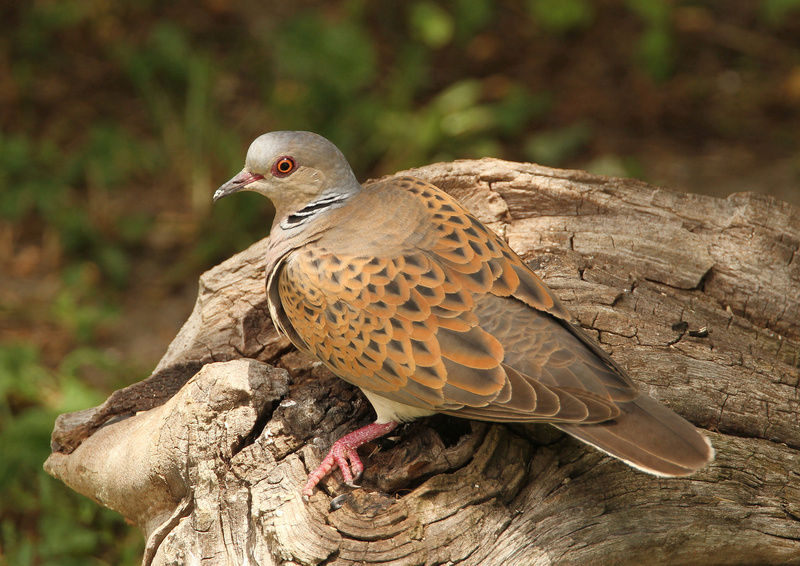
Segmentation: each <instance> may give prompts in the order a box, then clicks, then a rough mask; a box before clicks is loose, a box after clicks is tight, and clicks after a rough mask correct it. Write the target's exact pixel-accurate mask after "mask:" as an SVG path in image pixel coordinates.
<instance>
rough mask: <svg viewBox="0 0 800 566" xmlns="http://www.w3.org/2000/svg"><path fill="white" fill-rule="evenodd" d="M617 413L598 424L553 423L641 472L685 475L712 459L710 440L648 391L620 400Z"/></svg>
mask: <svg viewBox="0 0 800 566" xmlns="http://www.w3.org/2000/svg"><path fill="white" fill-rule="evenodd" d="M619 407H620V410H621V413H620V415H619V416H618V417H617V418H615V419H613V420H610V421H606V422H602V423H597V424H588V425H580V424H554V426H556V427H558V428H559V429H561V430H563V431H564V432H566V433H568V434H570V435H572V436H574V437H575V438H578V439H579V440H582V441H583V442H586V443H587V444H590V445H591V446H594V447H595V448H597V449H598V450H601V451H602V452H605V453H606V454H608V455H609V456H613V457H614V458H618V459H620V460H622V461H623V462H625V463H626V464H628V465H630V466H633V467H634V468H637V469H639V470H641V471H643V472H647V473H650V474H654V475H657V476H665V477H681V476H688V475H691V474H693V473H694V472H696V471H697V470H699V469H700V468H702V467H703V466H705V465H707V464H708V463H709V462H711V460H713V459H714V449H713V448H712V446H711V442H710V441H709V440H708V438H706V436H705V435H703V434H702V433H701V432H700V431H699V430H698V429H697V428H696V427H695V426H694V425H693V424H691V423H690V422H689V421H687V420H686V419H684V418H683V417H681V416H680V415H678V414H676V413H674V412H673V411H671V410H670V409H668V408H666V407H665V406H663V405H661V404H660V403H659V402H658V401H656V400H655V399H653V398H652V397H650V396H648V395H640V396H639V397H637V398H636V399H634V400H633V401H629V402H627V403H619Z"/></svg>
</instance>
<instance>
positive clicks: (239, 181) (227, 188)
mask: <svg viewBox="0 0 800 566" xmlns="http://www.w3.org/2000/svg"><path fill="white" fill-rule="evenodd" d="M263 178H264V176H263V175H256V174H253V173H250V172H249V171H247V170H246V169H244V170H242V172H241V173H239V174H238V175H236V176H235V177H234V178H233V179H231V180H230V181H228V182H227V183H225V184H224V185H222V186H221V187H220V188H218V189H217V191H216V192H215V193H214V202H216V201H218V200H219V199H221V198H222V197H225V196H228V195H230V194H232V193H235V192H238V191H241V190H242V189H245V188H247V185H249V184H250V183H253V182H255V181H259V180H261V179H263Z"/></svg>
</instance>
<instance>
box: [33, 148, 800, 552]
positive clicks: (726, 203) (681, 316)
mask: <svg viewBox="0 0 800 566" xmlns="http://www.w3.org/2000/svg"><path fill="white" fill-rule="evenodd" d="M404 173H405V174H412V175H416V176H418V177H421V178H423V179H426V180H428V181H430V182H432V183H434V184H436V185H438V186H439V187H441V188H442V189H444V190H447V191H448V192H450V193H451V194H453V195H454V196H456V197H457V198H459V199H460V200H461V201H462V202H464V204H465V205H466V206H467V207H468V208H470V209H471V210H472V211H473V212H475V213H476V214H477V215H478V216H479V217H480V218H481V219H482V220H483V221H484V222H486V223H488V224H489V225H490V226H491V227H492V228H493V229H494V230H495V231H497V232H498V233H499V234H501V235H502V236H503V237H505V238H506V239H507V240H508V242H509V243H510V245H511V247H512V248H514V250H516V251H517V253H519V254H520V255H521V256H522V257H523V258H524V259H525V260H526V261H528V262H529V263H530V265H531V266H532V267H533V268H534V269H535V270H536V271H537V272H538V273H539V274H540V276H541V277H542V278H543V279H544V281H545V282H546V283H547V284H548V285H549V286H550V287H551V288H552V289H553V290H554V291H555V293H556V294H557V295H559V296H560V297H561V298H562V299H563V301H564V302H565V304H566V305H567V307H568V308H569V309H570V310H571V312H572V313H573V314H574V315H575V316H576V318H577V319H578V320H579V321H580V323H581V325H582V326H583V327H584V328H586V329H587V330H588V331H589V332H591V333H593V335H594V336H595V337H596V338H597V339H598V340H599V342H600V343H601V344H602V345H603V347H604V348H605V349H606V350H607V351H609V352H610V353H611V355H612V357H613V358H614V359H615V360H616V361H617V362H618V363H620V364H621V365H622V366H623V367H625V368H627V369H628V371H629V373H630V374H631V376H632V378H633V379H634V380H635V381H636V382H637V383H638V384H639V385H640V386H641V388H642V389H643V390H644V391H646V392H648V393H649V394H650V395H652V396H653V397H655V398H656V399H658V400H660V401H661V402H662V403H664V404H665V405H667V406H669V407H671V408H672V409H673V410H675V411H676V412H678V413H680V414H681V415H683V416H685V417H686V418H687V419H689V420H690V421H692V422H694V423H695V424H697V425H698V426H699V427H701V428H704V429H706V430H707V431H708V435H709V437H710V438H711V440H712V442H713V443H714V446H715V448H716V450H717V457H716V460H715V462H714V463H713V464H711V465H710V466H709V467H708V468H706V469H704V470H702V471H701V472H699V473H697V474H696V475H694V476H692V477H690V478H687V479H663V478H656V477H653V476H649V475H646V474H643V473H640V472H637V471H635V470H633V469H631V468H629V467H627V466H626V465H625V464H623V463H621V462H618V461H616V460H613V459H611V458H608V457H606V456H604V455H603V454H601V453H599V452H598V451H596V450H593V449H591V448H589V447H587V446H585V445H583V444H581V443H580V442H578V441H576V440H573V439H571V438H570V437H568V436H566V435H564V434H561V433H559V432H558V431H556V430H555V429H554V428H552V427H549V426H547V425H535V426H514V425H510V426H503V425H497V424H494V425H493V424H483V423H476V422H472V421H467V420H461V419H456V418H450V417H443V416H436V417H431V418H427V419H421V420H419V421H417V422H415V423H412V424H409V425H406V426H404V427H403V428H401V429H399V430H398V432H396V433H395V434H396V437H392V438H390V439H388V440H387V441H386V442H382V443H377V444H371V445H368V446H367V447H365V448H364V449H362V454H363V455H364V456H365V458H364V459H365V464H366V472H365V475H364V478H363V486H362V488H360V489H355V490H354V489H352V488H349V487H347V486H345V485H343V484H342V482H341V475H340V474H339V472H338V471H337V472H334V473H333V475H332V476H330V477H329V478H328V479H326V480H325V481H323V483H322V484H321V485H320V489H318V490H317V491H316V492H315V494H314V495H313V496H312V497H311V499H310V501H307V502H306V501H304V500H303V499H302V498H301V496H300V490H301V488H302V486H303V484H304V482H305V479H306V475H307V473H308V471H309V470H310V469H313V468H314V467H316V465H317V464H318V463H319V461H320V460H321V458H322V456H324V454H325V452H326V450H327V449H328V447H330V445H331V443H332V442H333V441H334V440H335V439H337V438H338V437H339V436H341V435H342V434H344V433H346V432H348V431H350V430H353V429H354V428H355V427H357V426H360V425H364V424H366V423H368V422H370V420H371V419H373V418H374V415H373V413H372V410H371V408H370V407H369V404H368V403H367V402H366V400H365V399H364V398H363V397H362V395H361V393H360V392H359V391H358V390H356V389H355V388H353V387H351V386H350V385H348V384H346V383H344V382H343V381H341V380H339V379H337V378H335V377H334V376H333V375H331V374H330V373H329V372H328V371H327V370H326V369H325V368H324V367H322V366H321V364H319V363H315V362H314V361H313V360H311V359H309V358H308V357H306V356H305V355H302V354H300V353H298V352H297V351H295V350H294V349H293V347H292V346H291V345H290V343H289V342H288V341H287V340H286V339H285V338H282V337H281V336H279V335H278V333H277V332H276V331H275V329H274V328H273V326H272V324H271V322H270V319H269V314H268V310H267V307H266V302H265V292H264V272H263V271H264V264H263V258H264V249H265V246H264V241H261V242H258V243H256V244H254V245H253V246H251V247H250V248H249V249H247V250H246V251H244V252H242V253H240V254H238V255H236V256H234V257H232V258H231V259H229V260H228V261H226V262H224V263H223V264H221V265H219V266H218V267H216V268H214V269H212V270H211V271H209V272H207V273H205V274H204V275H203V276H202V277H201V279H200V290H199V294H198V298H197V303H196V306H195V309H194V312H193V313H192V315H191V317H190V318H189V320H188V321H187V322H186V324H185V325H184V327H183V329H182V330H181V331H180V333H179V334H178V336H177V337H176V338H175V340H174V341H173V342H172V344H171V345H170V347H169V349H168V351H167V352H166V354H165V355H164V358H163V359H162V360H161V362H160V363H159V365H158V367H157V368H156V370H155V372H154V373H153V375H152V376H151V377H149V378H148V379H146V380H144V381H142V382H140V383H137V384H134V385H132V386H130V387H128V388H126V389H123V390H121V391H117V392H116V393H114V394H113V395H112V396H111V397H110V398H109V399H108V400H107V401H106V402H105V403H104V404H103V405H101V406H100V407H97V408H94V409H89V410H86V411H82V412H80V413H73V414H70V415H62V417H60V418H59V421H58V422H57V425H56V429H55V431H54V433H53V454H52V455H51V456H50V458H49V459H48V461H47V463H46V464H45V467H46V469H47V471H48V472H49V473H50V474H52V475H54V476H56V477H58V478H60V479H61V480H63V481H64V482H65V483H66V484H67V485H69V486H71V487H72V488H74V489H75V490H77V491H79V492H81V493H83V494H85V495H87V496H89V497H92V498H94V499H95V500H96V501H98V502H99V503H100V504H102V505H105V506H107V507H110V508H111V509H115V510H117V511H118V512H120V513H121V514H123V515H124V516H125V517H127V518H128V519H130V520H131V521H133V522H135V523H136V524H137V525H139V527H140V528H141V529H142V531H143V532H144V535H145V537H146V538H147V548H146V553H145V556H144V560H143V563H144V564H146V565H151V564H153V565H164V564H200V563H202V564H209V565H213V564H260V565H273V564H286V565H318V564H325V565H326V566H333V565H336V566H343V565H350V564H376V563H381V564H391V565H395V566H401V565H402V566H404V565H416V564H420V565H421V564H463V565H498V564H504V565H525V566H530V565H540V564H541V565H544V564H593V565H610V564H651V565H652V564H695V565H699V564H706V565H708V564H720V565H721V564H787V563H795V564H796V563H800V452H798V447H800V423H799V422H798V421H799V420H800V407H799V403H800V395H799V394H798V384H800V370H799V369H798V366H799V365H800V353H799V352H800V253H799V252H798V249H799V248H800V209H798V208H795V207H792V206H790V205H788V204H785V203H782V202H779V201H777V200H775V199H773V198H769V197H764V196H758V195H755V194H734V195H731V196H730V197H728V198H727V199H717V198H712V197H707V196H700V195H692V194H680V193H676V192H672V191H669V190H665V189H661V188H655V187H652V186H649V185H646V184H644V183H641V182H637V181H631V180H626V179H615V178H607V177H598V176H594V175H590V174H587V173H583V172H577V171H566V170H557V169H549V168H546V167H540V166H537V165H531V164H519V163H510V162H505V161H499V160H494V159H484V160H480V161H458V162H455V163H440V164H436V165H431V166H429V167H423V168H420V169H415V170H412V171H408V172H404Z"/></svg>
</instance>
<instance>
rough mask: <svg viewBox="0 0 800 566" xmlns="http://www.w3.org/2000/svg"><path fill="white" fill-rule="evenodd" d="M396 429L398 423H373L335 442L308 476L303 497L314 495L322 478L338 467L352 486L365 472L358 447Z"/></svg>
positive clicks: (345, 481)
mask: <svg viewBox="0 0 800 566" xmlns="http://www.w3.org/2000/svg"><path fill="white" fill-rule="evenodd" d="M396 427H397V423H396V422H388V423H372V424H370V425H367V426H365V427H361V428H360V429H358V430H356V431H353V432H351V433H350V434H347V435H345V436H343V437H341V438H340V439H339V440H337V441H336V442H334V443H333V446H331V449H330V450H329V451H328V455H327V456H325V459H324V460H322V463H321V464H320V465H319V467H318V468H317V469H316V470H314V471H313V472H311V473H310V474H308V482H307V483H306V486H305V487H304V488H303V495H305V496H306V497H310V496H311V494H312V493H314V488H315V487H316V486H317V484H318V483H319V482H320V481H322V478H324V477H325V476H327V475H328V474H330V473H331V472H332V471H333V469H334V468H335V467H336V466H339V469H340V470H342V476H343V477H344V483H346V484H347V485H350V486H352V485H353V480H355V479H358V477H359V476H361V472H363V471H364V464H362V463H361V459H360V458H359V457H358V452H356V450H357V449H358V447H359V446H361V445H362V444H366V443H367V442H369V441H370V440H375V439H376V438H380V437H381V436H383V435H384V434H387V433H388V432H390V431H392V430H394V429H395V428H396Z"/></svg>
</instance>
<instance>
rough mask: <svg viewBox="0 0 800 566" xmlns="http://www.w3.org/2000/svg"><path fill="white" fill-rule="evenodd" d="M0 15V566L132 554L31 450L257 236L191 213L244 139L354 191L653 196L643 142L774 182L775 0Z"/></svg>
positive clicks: (218, 211)
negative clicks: (293, 146) (561, 172)
mask: <svg viewBox="0 0 800 566" xmlns="http://www.w3.org/2000/svg"><path fill="white" fill-rule="evenodd" d="M0 22H2V23H0V29H2V33H0V123H2V130H1V131H0V450H2V454H1V455H0V565H3V564H9V565H15V566H16V565H34V564H35V565H50V564H53V565H55V564H58V565H69V564H123V565H124V564H137V563H139V560H140V553H141V548H142V541H141V537H140V536H139V534H138V533H137V532H136V531H135V530H133V529H132V528H131V527H129V526H127V525H126V524H125V523H124V521H123V520H122V519H121V518H120V517H119V516H117V515H115V514H114V513H112V512H110V511H108V510H105V509H102V508H100V507H99V506H97V505H96V504H94V503H93V502H91V501H89V500H87V499H85V498H83V497H81V496H78V495H76V494H74V493H73V492H71V491H70V490H68V489H67V488H65V487H64V486H62V485H61V484H60V483H58V482H57V481H55V480H53V479H52V478H50V477H48V476H46V475H45V474H44V472H43V471H42V468H41V466H42V463H43V461H44V459H45V458H46V457H47V455H48V453H49V434H50V431H51V429H52V425H53V421H54V419H55V417H56V416H57V415H58V414H59V413H62V412H67V411H74V410H80V409H83V408H86V407H89V406H92V405H96V404H98V403H100V402H101V401H102V400H103V399H104V398H105V397H106V396H107V394H108V393H109V392H110V391H112V390H113V389H115V388H118V387H121V386H123V385H126V384H128V383H130V382H132V381H135V380H139V379H142V378H143V377H145V376H146V375H148V374H149V370H150V369H151V368H152V366H153V364H154V363H155V361H156V360H157V352H159V351H161V350H163V348H164V346H165V345H166V343H167V342H168V340H169V339H170V338H171V334H170V333H172V332H174V330H175V328H176V325H178V324H180V322H181V321H182V318H181V317H182V316H183V317H185V315H186V314H188V308H189V307H190V306H191V300H192V295H193V290H194V285H195V281H196V278H197V276H198V275H199V273H201V272H202V271H203V270H205V269H208V268H209V267H211V266H212V265H214V264H215V263H216V262H218V261H220V260H222V259H224V258H226V257H228V256H229V255H231V254H232V253H234V252H235V251H237V250H240V249H242V248H244V247H246V246H247V245H248V244H249V243H251V242H252V241H254V240H255V239H257V238H259V237H263V236H264V235H265V234H266V233H267V230H268V222H269V211H268V204H267V203H266V202H265V201H263V200H261V199H259V198H258V197H257V196H254V195H241V196H240V197H237V198H236V199H230V200H226V201H222V202H221V203H220V204H219V205H218V206H217V207H215V208H214V210H213V211H212V210H211V201H210V196H211V194H212V193H213V190H214V189H215V188H216V186H218V185H219V184H221V183H222V182H223V181H225V180H227V179H228V178H229V177H230V176H231V175H232V174H234V173H235V172H236V171H238V170H239V169H240V168H241V165H242V162H243V158H244V154H245V151H246V148H247V145H248V144H249V142H250V141H251V140H252V139H253V138H255V137H256V136H257V135H259V134H261V133H263V132H266V131H269V130H276V129H308V130H313V131H316V132H319V133H321V134H323V135H325V136H326V137H328V138H330V139H331V140H333V141H334V142H335V143H336V144H337V145H338V146H339V147H340V148H341V149H342V151H343V152H344V153H345V154H346V155H347V156H348V157H349V159H350V160H351V163H352V164H353V167H354V169H355V170H356V173H357V174H358V176H359V177H360V178H362V179H365V178H367V177H370V176H372V177H374V176H379V175H383V174H388V173H392V172H394V171H396V170H398V169H402V168H407V167H411V166H418V165H423V164H426V163H430V162H434V161H446V160H452V159H456V158H479V157H483V156H495V157H503V158H506V159H513V160H532V161H537V162H540V163H544V164H548V165H555V166H568V167H580V168H586V169H590V170H593V171H595V172H600V173H607V174H615V175H628V176H639V177H645V178H648V179H649V180H651V181H656V182H658V181H662V180H663V179H660V178H659V177H658V175H653V174H651V172H650V168H649V167H648V165H647V163H651V162H653V158H652V156H648V155H647V154H646V150H645V149H643V148H645V147H649V148H652V147H661V146H660V145H659V144H662V145H663V144H666V145H668V146H669V147H679V148H682V150H683V151H684V152H685V153H687V154H692V153H694V152H698V151H702V150H707V149H708V148H709V147H717V146H722V147H726V148H727V147H734V148H738V147H740V146H742V145H744V146H746V147H748V148H750V149H748V151H750V152H751V153H752V154H753V155H756V157H757V159H759V160H762V161H763V160H768V159H772V158H775V159H781V160H783V161H781V163H784V162H787V160H788V163H790V165H789V171H790V179H789V182H790V183H792V182H794V183H795V185H794V186H797V184H796V182H797V180H798V177H799V176H800V175H798V171H800V158H799V157H798V155H800V154H799V153H798V152H799V151H800V145H798V132H800V46H799V45H798V42H797V41H796V38H797V37H800V0H760V1H749V0H748V1H717V2H714V1H701V0H697V1H677V0H676V1H668V0H626V1H622V0H619V1H612V0H607V1H601V0H596V1H592V0H513V1H512V0H504V1H499V2H494V1H491V0H439V1H434V0H412V1H408V2H380V3H378V2H368V1H367V0H335V1H326V2H322V1H312V0H305V1H301V2H292V3H290V2H270V1H266V0H261V1H259V0H238V1H230V2H229V1H226V0H205V1H203V2H199V3H197V2H174V3H160V2H155V1H153V0H132V1H129V2H106V1H101V0H71V1H68V0H36V1H32V2H28V1H23V0H8V1H7V2H4V3H3V4H2V6H0ZM644 140H650V142H649V143H650V144H649V145H648V144H643V141H644ZM714 144H716V146H715V145H714ZM671 155H673V154H671V153H670V154H668V155H667V157H669V156H671ZM655 160H656V161H657V160H658V158H657V157H656V158H655ZM792 175H793V176H792ZM688 188H695V189H696V188H698V187H696V186H695V187H691V186H690V187H688ZM701 188H702V187H701ZM758 188H759V187H757V186H755V187H752V189H753V190H757V189H758ZM787 194H788V195H789V196H786V195H787ZM782 196H784V198H794V197H793V196H792V193H783V194H782ZM797 198H798V202H800V196H798V197H797ZM175 301H177V302H179V303H180V305H181V307H180V308H179V309H178V311H179V314H178V315H176V316H175V317H172V319H170V320H169V321H167V322H165V323H163V326H164V328H165V329H166V330H163V332H161V333H159V331H158V330H154V327H155V326H156V325H157V321H156V314H155V313H157V312H158V311H160V310H163V309H162V306H163V305H165V304H168V303H169V304H172V303H173V302H175ZM137 313H144V314H140V316H139V317H138V318H137ZM142 337H146V338H147V339H149V340H150V342H151V343H150V344H149V346H143V345H141V344H140V342H141V340H142Z"/></svg>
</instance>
